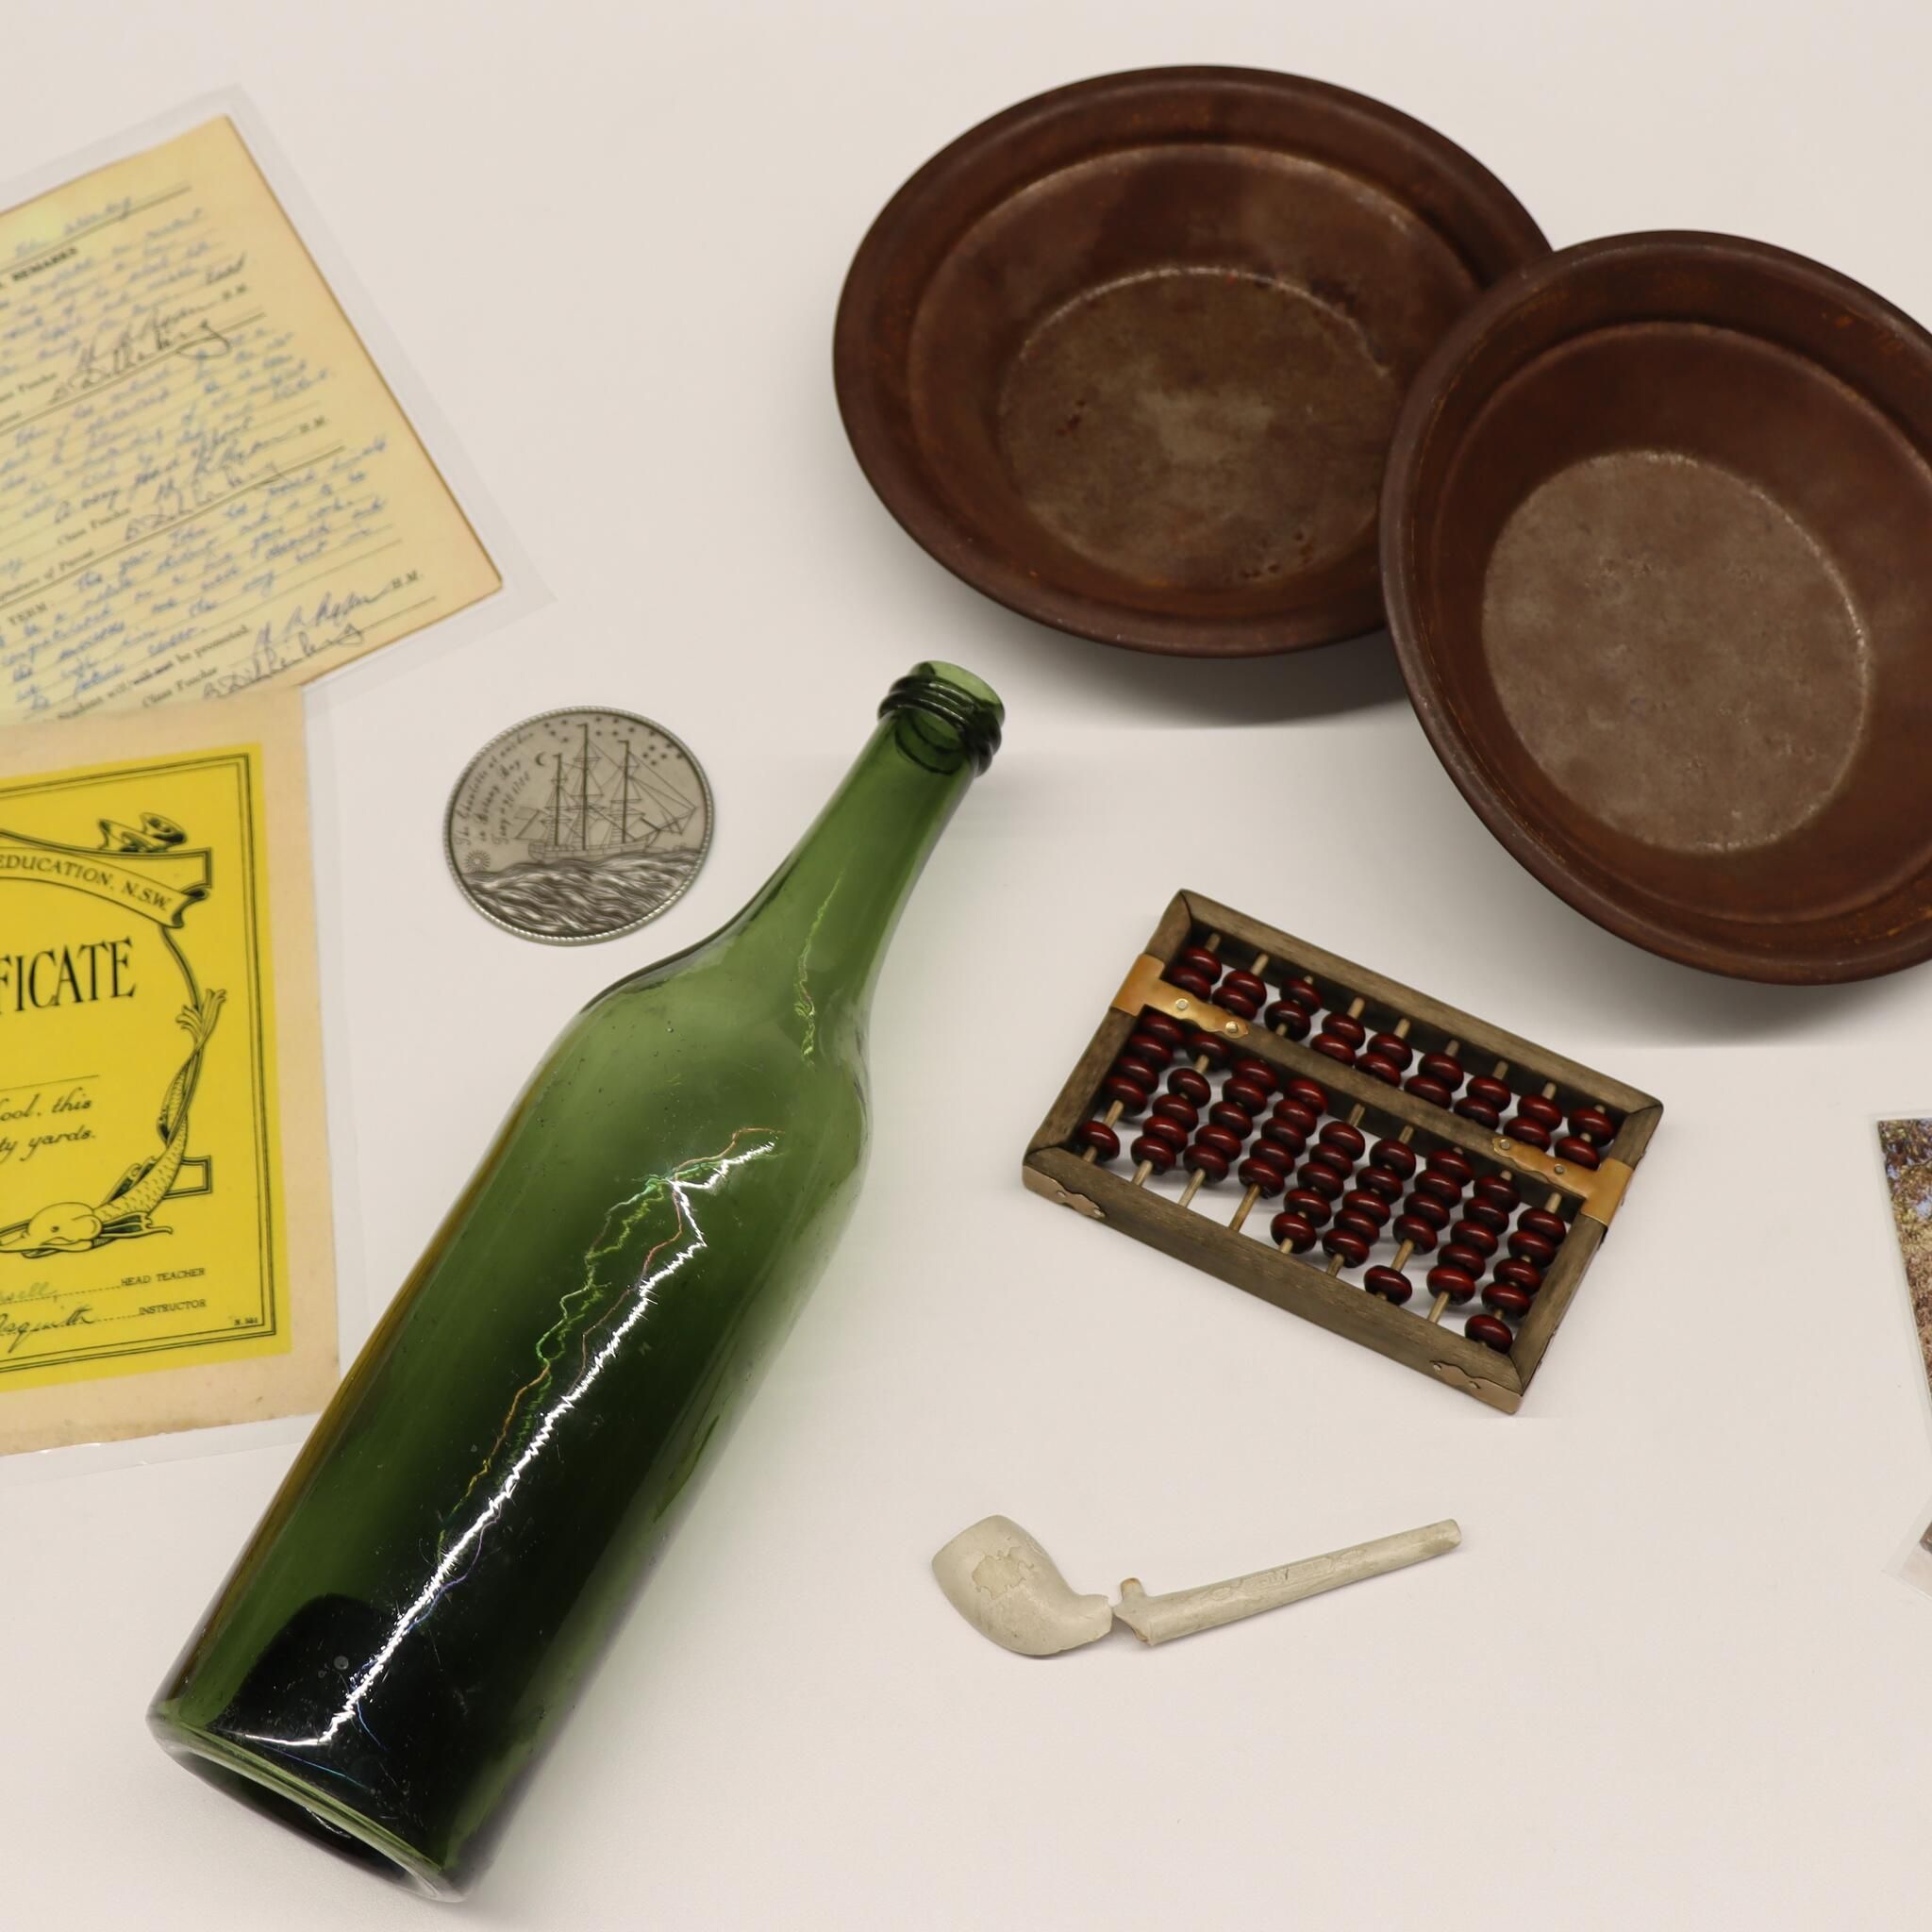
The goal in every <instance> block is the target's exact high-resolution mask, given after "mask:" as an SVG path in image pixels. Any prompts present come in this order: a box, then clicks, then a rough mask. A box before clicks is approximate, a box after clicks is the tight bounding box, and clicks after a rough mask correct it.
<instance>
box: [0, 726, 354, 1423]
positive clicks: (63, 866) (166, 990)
mask: <svg viewBox="0 0 1932 1932" xmlns="http://www.w3.org/2000/svg"><path fill="white" fill-rule="evenodd" d="M300 702H301V701H300V698H299V696H296V695H292V694H291V695H290V696H286V697H270V698H260V699H255V700H248V701H238V702H237V703H236V704H234V705H232V706H230V705H223V706H216V707H201V706H194V707H185V708H175V709H174V710H171V711H169V712H167V713H165V714H157V715H154V716H152V717H148V718H137V719H127V720H122V719H114V720H102V721H91V722H89V723H87V724H83V725H79V726H67V727H51V728H41V727H35V728H32V729H28V730H25V731H16V732H11V733H8V734H6V735H5V736H4V737H0V770H4V771H7V772H8V774H10V775H8V777H6V778H4V779H0V1450H11V1449H18V1448H24V1447H29V1446H42V1445H44V1444H46V1443H49V1442H53V1441H89V1440H98V1439H102V1438H105V1437H108V1436H115V1435H129V1434H141V1433H146V1432H147V1431H149V1430H151V1429H154V1428H158V1427H164V1426H165V1427H180V1426H184V1425H187V1424H194V1423H207V1422H227V1421H237V1420H242V1419H246V1418H252V1417H257V1416H263V1415H271V1414H277V1413H287V1412H291V1411H292V1410H295V1409H298V1408H302V1407H311V1406H314V1405H315V1404H316V1403H318V1402H319V1401H320V1399H321V1398H322V1396H323V1394H324V1393H325V1391H326V1390H327V1388H328V1386H329V1382H330V1379H331V1377H332V1373H333V1367H334V1358H335V1348H334V1343H335V1320H334V1312H333V1296H332V1293H331V1291H330V1268H329V1239H328V1214H327V1195H326V1184H325V1174H324V1166H323V1122H322V1119H321V1111H320V1086H321V1083H320V1078H319V1073H318V1066H317V1032H316V1024H315V986H314V941H313V927H312V924H311V921H310V919H309V916H308V908H307V900H308V837H307V824H306V819H305V814H304V809H303V793H304V777H303V766H302V739H301V719H300ZM75 1385H83V1386H81V1387H76V1386H75Z"/></svg>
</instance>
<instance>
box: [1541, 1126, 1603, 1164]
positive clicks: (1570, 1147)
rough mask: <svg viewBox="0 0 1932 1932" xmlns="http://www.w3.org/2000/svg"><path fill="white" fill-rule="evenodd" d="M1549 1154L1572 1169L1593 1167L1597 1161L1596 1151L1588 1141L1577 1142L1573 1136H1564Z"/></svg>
mask: <svg viewBox="0 0 1932 1932" xmlns="http://www.w3.org/2000/svg"><path fill="white" fill-rule="evenodd" d="M1550 1152H1551V1153H1552V1154H1554V1155H1555V1156H1556V1157H1557V1159H1558V1160H1567V1161H1568V1162H1569V1163H1570V1164H1571V1166H1573V1167H1594V1166H1595V1165H1596V1161H1597V1153H1596V1149H1595V1148H1594V1147H1592V1146H1591V1144H1590V1142H1589V1141H1581V1140H1578V1139H1577V1137H1576V1136H1575V1135H1574V1134H1565V1135H1564V1136H1563V1137H1562V1139H1561V1140H1559V1141H1557V1144H1556V1145H1555V1146H1554V1147H1552V1148H1551V1149H1550Z"/></svg>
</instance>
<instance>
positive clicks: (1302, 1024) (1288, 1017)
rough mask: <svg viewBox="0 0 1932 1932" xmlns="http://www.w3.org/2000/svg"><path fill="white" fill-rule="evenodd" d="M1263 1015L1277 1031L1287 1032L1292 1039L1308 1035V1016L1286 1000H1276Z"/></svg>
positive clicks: (1303, 1037)
mask: <svg viewBox="0 0 1932 1932" xmlns="http://www.w3.org/2000/svg"><path fill="white" fill-rule="evenodd" d="M1261 1017H1262V1019H1264V1020H1265V1021H1266V1022H1267V1023H1268V1024H1269V1025H1270V1026H1271V1027H1273V1028H1274V1031H1275V1032H1276V1033H1285V1034H1286V1035H1287V1036H1288V1038H1289V1039H1291V1040H1306V1039H1307V1037H1308V1016H1307V1014H1306V1013H1305V1012H1303V1011H1302V1009H1301V1008H1299V1007H1291V1006H1290V1005H1289V1003H1288V1002H1287V1001H1286V1000H1276V1001H1275V1002H1274V1005H1273V1006H1272V1007H1270V1008H1268V1010H1267V1011H1266V1012H1265V1013H1263V1014H1262V1015H1261Z"/></svg>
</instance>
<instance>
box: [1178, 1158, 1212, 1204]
mask: <svg viewBox="0 0 1932 1932" xmlns="http://www.w3.org/2000/svg"><path fill="white" fill-rule="evenodd" d="M1207 1178H1208V1176H1207V1174H1205V1173H1204V1172H1203V1171H1202V1170H1201V1169H1200V1168H1198V1167H1197V1168H1194V1169H1193V1170H1192V1171H1191V1173H1190V1174H1189V1175H1188V1184H1187V1186H1186V1187H1184V1188H1183V1189H1182V1190H1181V1206H1182V1207H1183V1208H1185V1207H1187V1206H1188V1205H1189V1204H1190V1203H1191V1201H1192V1200H1193V1198H1194V1196H1195V1195H1196V1194H1198V1193H1199V1192H1200V1191H1201V1183H1202V1182H1203V1181H1204V1180H1206V1179H1207Z"/></svg>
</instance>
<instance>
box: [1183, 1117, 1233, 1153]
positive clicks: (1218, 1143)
mask: <svg viewBox="0 0 1932 1932" xmlns="http://www.w3.org/2000/svg"><path fill="white" fill-rule="evenodd" d="M1209 1118H1210V1119H1211V1118H1212V1116H1210V1117H1209ZM1194 1145H1195V1146H1196V1147H1208V1148H1211V1149H1212V1150H1213V1151H1214V1152H1215V1153H1216V1154H1219V1155H1221V1156H1222V1157H1223V1158H1224V1161H1226V1160H1232V1159H1233V1158H1235V1156H1236V1155H1238V1154H1239V1153H1240V1152H1241V1135H1239V1134H1237V1133H1233V1132H1231V1131H1230V1130H1229V1129H1228V1128H1226V1127H1224V1126H1220V1125H1215V1126H1208V1127H1203V1128H1202V1129H1201V1131H1200V1132H1199V1133H1198V1134H1196V1135H1195V1136H1194Z"/></svg>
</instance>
